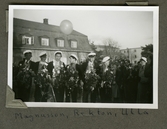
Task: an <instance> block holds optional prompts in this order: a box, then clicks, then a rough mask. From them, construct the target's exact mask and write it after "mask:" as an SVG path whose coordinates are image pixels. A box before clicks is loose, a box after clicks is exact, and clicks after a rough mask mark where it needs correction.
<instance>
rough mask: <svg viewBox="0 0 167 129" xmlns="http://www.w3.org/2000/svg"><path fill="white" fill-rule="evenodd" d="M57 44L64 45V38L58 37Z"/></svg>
mask: <svg viewBox="0 0 167 129" xmlns="http://www.w3.org/2000/svg"><path fill="white" fill-rule="evenodd" d="M57 46H58V47H64V39H57Z"/></svg>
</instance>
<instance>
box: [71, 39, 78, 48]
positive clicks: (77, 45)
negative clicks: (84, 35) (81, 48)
mask: <svg viewBox="0 0 167 129" xmlns="http://www.w3.org/2000/svg"><path fill="white" fill-rule="evenodd" d="M72 42H75V43H76V44H75V45H73V46H76V47H72ZM70 47H71V48H74V49H76V48H78V42H77V40H70Z"/></svg>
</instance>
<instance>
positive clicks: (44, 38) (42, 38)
mask: <svg viewBox="0 0 167 129" xmlns="http://www.w3.org/2000/svg"><path fill="white" fill-rule="evenodd" d="M42 40H47V41H48V43H47V44H48V45H44V44H42ZM41 46H45V47H49V46H50V39H49V38H48V37H41Z"/></svg>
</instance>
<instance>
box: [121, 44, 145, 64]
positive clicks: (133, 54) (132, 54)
mask: <svg viewBox="0 0 167 129" xmlns="http://www.w3.org/2000/svg"><path fill="white" fill-rule="evenodd" d="M120 51H121V53H122V54H124V55H125V57H127V58H128V59H129V60H130V62H131V63H133V64H136V63H137V62H138V61H139V60H140V59H141V52H142V48H141V47H139V48H127V49H121V50H120Z"/></svg>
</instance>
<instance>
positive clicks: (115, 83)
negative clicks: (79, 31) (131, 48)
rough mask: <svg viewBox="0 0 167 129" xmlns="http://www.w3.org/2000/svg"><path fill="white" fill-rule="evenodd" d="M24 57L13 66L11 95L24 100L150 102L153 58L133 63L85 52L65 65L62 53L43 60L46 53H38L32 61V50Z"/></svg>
mask: <svg viewBox="0 0 167 129" xmlns="http://www.w3.org/2000/svg"><path fill="white" fill-rule="evenodd" d="M23 55H24V59H23V60H22V61H20V62H19V63H18V65H16V66H13V90H14V92H15V98H16V99H21V100H22V101H25V102H84V103H87V102H91V103H95V102H96V103H152V101H153V100H152V99H153V95H152V94H153V79H152V77H153V62H152V61H153V59H152V55H149V56H148V57H147V58H146V57H142V58H141V59H140V61H139V62H138V63H137V64H135V65H133V64H131V63H130V61H129V60H127V59H112V58H110V57H109V56H104V57H101V58H96V53H94V52H91V53H89V54H88V56H87V59H86V60H85V61H84V62H81V63H78V60H79V59H78V57H77V55H75V54H71V55H69V62H70V63H69V64H68V65H65V63H64V62H62V61H61V58H62V52H61V51H56V52H55V53H54V56H55V58H54V59H53V61H51V62H46V59H47V53H46V52H41V53H40V55H39V57H40V61H37V62H33V61H31V58H32V51H30V50H26V51H24V52H23Z"/></svg>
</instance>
